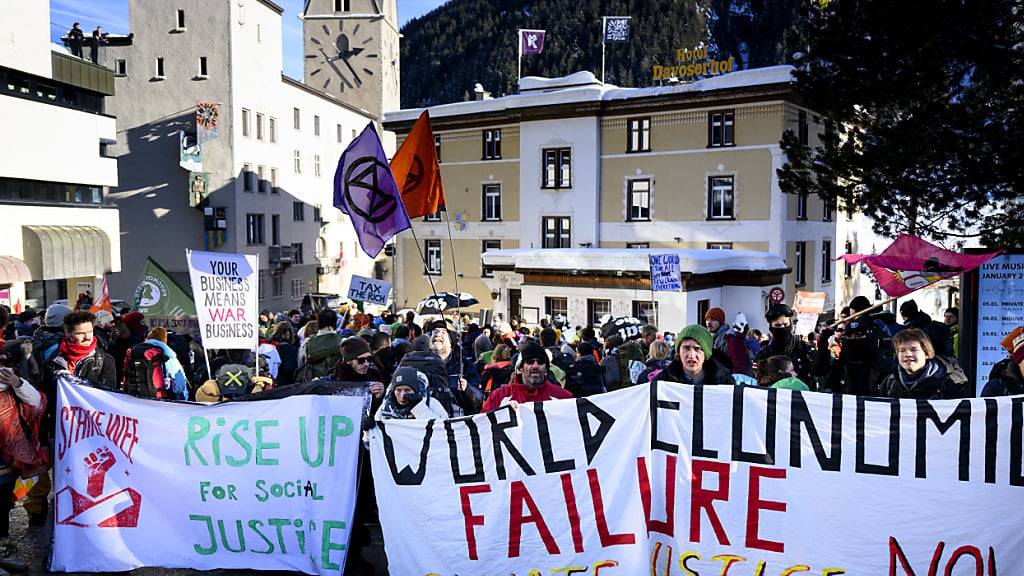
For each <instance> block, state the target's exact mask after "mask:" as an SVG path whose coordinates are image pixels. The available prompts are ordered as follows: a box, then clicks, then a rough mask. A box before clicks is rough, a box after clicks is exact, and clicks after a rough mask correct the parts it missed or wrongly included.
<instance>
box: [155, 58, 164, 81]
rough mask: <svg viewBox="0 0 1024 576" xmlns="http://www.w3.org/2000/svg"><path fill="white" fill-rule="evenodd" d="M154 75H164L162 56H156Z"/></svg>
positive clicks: (161, 76) (160, 76) (158, 76)
mask: <svg viewBox="0 0 1024 576" xmlns="http://www.w3.org/2000/svg"><path fill="white" fill-rule="evenodd" d="M154 76H156V77H157V78H163V77H164V59H163V58H157V59H156V74H154Z"/></svg>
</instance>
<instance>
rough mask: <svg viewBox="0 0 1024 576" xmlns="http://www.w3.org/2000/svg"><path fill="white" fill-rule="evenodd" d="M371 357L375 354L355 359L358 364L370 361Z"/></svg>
mask: <svg viewBox="0 0 1024 576" xmlns="http://www.w3.org/2000/svg"><path fill="white" fill-rule="evenodd" d="M370 358H373V356H360V357H359V358H356V359H355V361H356V363H358V364H366V363H367V362H369V361H370Z"/></svg>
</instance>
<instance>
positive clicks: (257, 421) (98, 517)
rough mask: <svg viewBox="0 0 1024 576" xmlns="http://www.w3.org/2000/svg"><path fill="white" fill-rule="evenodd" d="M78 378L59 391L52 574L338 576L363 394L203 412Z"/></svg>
mask: <svg viewBox="0 0 1024 576" xmlns="http://www.w3.org/2000/svg"><path fill="white" fill-rule="evenodd" d="M75 382H82V381H80V380H77V379H75V378H67V377H65V378H61V380H60V385H59V391H58V401H57V402H58V403H57V427H56V436H55V438H54V447H55V452H54V459H55V462H54V472H55V475H56V478H55V481H54V516H55V517H56V523H55V528H54V546H53V555H52V558H51V563H50V570H53V571H68V572H79V571H82V572H113V571H127V570H132V569H135V568H139V567H142V566H163V567H167V568H191V569H195V570H212V569H216V568H229V569H235V570H241V569H259V570H288V571H300V572H305V573H307V574H339V573H340V572H341V569H342V567H343V566H344V565H345V554H346V552H345V551H346V549H347V543H348V539H349V526H351V524H352V522H351V521H352V512H353V509H354V506H355V493H356V478H357V462H358V453H359V444H360V435H359V422H360V414H361V411H362V406H363V398H361V397H358V396H352V397H345V396H293V397H290V398H285V399H280V400H264V401H259V402H231V403H226V404H216V405H211V406H204V405H198V404H185V403H171V402H157V401H153V400H139V399H136V398H133V397H131V396H128V395H126V394H113V393H110V392H105V391H102V390H98V389H96V388H93V387H90V386H86V385H79V384H77V383H75Z"/></svg>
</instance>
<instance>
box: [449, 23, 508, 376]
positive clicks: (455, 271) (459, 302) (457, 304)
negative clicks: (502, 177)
mask: <svg viewBox="0 0 1024 576" xmlns="http://www.w3.org/2000/svg"><path fill="white" fill-rule="evenodd" d="M520 36H521V35H520ZM444 223H445V227H446V228H448V245H449V246H451V247H452V274H454V276H453V277H454V278H455V313H456V314H458V317H457V318H458V324H456V327H457V328H458V329H459V330H458V332H457V334H458V337H459V378H462V377H463V365H462V362H463V360H462V293H461V292H459V270H458V267H457V266H456V265H455V260H456V257H455V241H454V240H452V221H451V220H450V219H449V218H448V210H447V209H446V210H445V211H444Z"/></svg>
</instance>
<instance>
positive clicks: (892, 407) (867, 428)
mask: <svg viewBox="0 0 1024 576" xmlns="http://www.w3.org/2000/svg"><path fill="white" fill-rule="evenodd" d="M1022 414H1024V397H1016V398H998V399H988V400H975V399H967V400H959V401H957V400H947V401H934V402H930V401H919V402H914V401H903V402H900V401H891V400H887V399H877V398H866V397H854V396H832V395H828V394H819V393H810V392H808V393H800V392H793V391H789V390H774V389H769V390H766V389H758V388H752V387H745V386H735V387H734V386H729V387H726V386H706V387H700V386H698V387H693V386H684V385H681V384H670V383H663V384H660V385H643V386H634V387H631V388H627V389H624V390H619V391H616V392H612V393H609V394H602V395H598V396H591V397H589V398H582V399H576V400H556V401H550V402H543V403H534V404H524V405H523V406H522V407H520V409H519V411H518V413H513V412H512V411H511V409H510V408H502V409H499V410H497V411H496V412H493V413H490V414H486V415H480V416H475V417H472V418H462V419H456V420H449V421H447V422H444V421H437V420H431V421H423V420H401V421H388V422H385V423H384V424H383V426H379V427H378V428H376V429H375V430H374V432H373V434H372V441H371V450H372V454H371V462H372V464H373V476H374V486H375V488H376V492H377V502H378V504H379V507H380V514H381V524H382V526H383V529H384V541H385V547H386V551H387V556H388V562H389V567H390V570H391V573H392V574H403V575H406V574H410V575H425V574H436V575H438V576H454V575H455V574H461V575H464V574H474V575H495V576H496V575H507V574H519V575H528V574H532V575H543V576H548V575H552V574H581V575H582V574H588V575H592V574H599V575H600V576H616V575H619V574H622V575H636V574H657V575H659V576H661V575H666V574H671V575H673V576H697V575H702V576H708V575H716V576H718V575H725V574H727V575H730V576H782V575H793V574H809V575H811V574H813V575H816V576H837V575H840V574H847V575H851V576H852V575H856V576H863V575H870V576H876V575H883V574H889V575H896V576H910V575H914V576H925V575H929V576H934V575H939V576H963V575H968V574H969V575H971V576H974V575H975V574H986V575H989V574H991V575H994V574H996V573H997V570H996V569H997V567H998V568H999V569H1000V570H1001V571H1000V572H999V573H1000V574H1002V573H1003V572H1002V571H1009V572H1007V573H1010V572H1012V573H1016V571H1017V570H1020V569H1021V567H1022V566H1024V531H1022V530H1021V529H1020V527H1021V526H1022V525H1024V476H1022V470H1021V468H1022V436H1024V434H1022V432H1024V431H1022V426H1024V415H1022Z"/></svg>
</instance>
